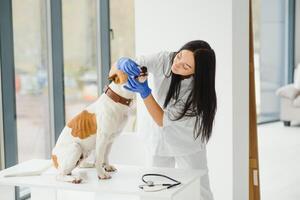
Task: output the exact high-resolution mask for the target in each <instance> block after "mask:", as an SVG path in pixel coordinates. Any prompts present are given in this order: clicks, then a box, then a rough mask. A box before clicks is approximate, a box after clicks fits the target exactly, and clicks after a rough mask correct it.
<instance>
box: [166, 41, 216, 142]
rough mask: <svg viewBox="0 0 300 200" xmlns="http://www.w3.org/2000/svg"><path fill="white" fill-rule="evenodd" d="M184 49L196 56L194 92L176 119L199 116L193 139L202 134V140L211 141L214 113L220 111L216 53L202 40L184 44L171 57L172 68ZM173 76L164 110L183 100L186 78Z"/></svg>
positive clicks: (172, 74) (192, 91)
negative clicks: (182, 83) (218, 105)
mask: <svg viewBox="0 0 300 200" xmlns="http://www.w3.org/2000/svg"><path fill="white" fill-rule="evenodd" d="M181 50H189V51H191V52H193V53H194V59H195V73H194V74H193V82H192V83H191V84H193V86H192V90H191V92H190V94H189V95H188V98H187V101H186V102H184V105H183V107H182V110H181V112H179V114H178V116H176V117H175V119H171V120H180V119H182V118H183V117H196V122H195V126H194V138H195V139H197V138H198V137H199V135H200V134H201V140H202V141H203V142H208V140H209V138H210V136H211V133H212V127H213V122H214V118H215V113H216V109H217V97H216V91H215V71H216V58H215V52H214V50H213V49H212V48H211V47H210V45H209V44H208V43H207V42H205V41H202V40H195V41H191V42H188V43H187V44H185V45H184V46H183V47H181V49H179V51H178V52H175V53H174V54H173V55H172V58H171V63H170V64H171V65H172V64H173V61H174V58H175V56H176V54H177V53H179V52H180V51H181ZM170 73H171V74H170V75H169V76H171V84H170V88H169V91H168V93H167V96H166V99H165V102H164V108H166V107H167V105H168V104H169V103H170V100H171V99H172V98H173V99H174V100H175V104H176V103H178V102H179V101H180V99H179V93H180V85H181V80H183V78H185V77H182V76H181V75H177V74H174V73H173V72H172V71H171V72H170Z"/></svg>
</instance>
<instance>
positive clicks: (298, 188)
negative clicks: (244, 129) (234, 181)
mask: <svg viewBox="0 0 300 200" xmlns="http://www.w3.org/2000/svg"><path fill="white" fill-rule="evenodd" d="M258 144H259V162H260V163H259V164H260V186H261V199H262V200H283V199H284V200H299V199H300V125H299V124H294V125H293V124H292V126H291V127H284V126H283V123H282V122H275V123H269V124H264V125H259V127H258Z"/></svg>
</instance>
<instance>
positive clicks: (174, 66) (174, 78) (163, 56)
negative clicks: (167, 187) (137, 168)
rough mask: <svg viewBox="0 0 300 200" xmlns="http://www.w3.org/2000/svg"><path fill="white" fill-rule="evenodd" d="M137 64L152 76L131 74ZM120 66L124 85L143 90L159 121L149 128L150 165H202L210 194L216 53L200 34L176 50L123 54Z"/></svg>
mask: <svg viewBox="0 0 300 200" xmlns="http://www.w3.org/2000/svg"><path fill="white" fill-rule="evenodd" d="M138 66H146V67H147V68H148V72H149V73H150V74H152V75H153V76H152V77H153V85H151V88H152V90H151V89H150V87H149V86H148V81H145V82H144V83H140V82H138V81H137V80H135V79H134V78H133V77H134V76H137V75H139V74H140V70H139V68H138ZM117 67H118V69H120V70H122V71H124V72H125V73H127V74H128V77H129V79H128V83H127V85H125V86H124V87H125V88H126V89H128V90H130V91H133V92H137V93H139V94H140V96H141V98H142V99H143V101H144V104H145V106H146V108H147V110H148V112H149V114H150V115H151V117H152V118H153V121H154V122H155V123H154V124H156V125H154V126H153V127H150V128H147V127H146V128H145V131H148V132H149V133H147V134H151V135H152V140H153V141H155V142H153V146H152V150H153V156H152V160H151V163H152V166H156V167H175V164H176V166H177V167H178V168H192V169H201V170H203V172H204V174H205V175H204V176H203V177H202V178H201V185H200V196H201V199H202V200H212V199H213V195H212V192H211V190H210V185H209V178H208V168H207V160H206V147H205V146H206V145H205V144H206V143H207V142H208V140H209V139H210V136H211V133H212V127H213V121H214V117H215V113H216V108H217V99H216V92H215V53H214V50H213V49H212V48H211V47H210V45H209V44H208V43H207V42H205V41H202V40H196V41H191V42H188V43H187V44H185V45H184V46H183V47H182V48H181V49H179V51H178V52H175V53H174V52H160V53H157V54H153V55H149V56H141V57H139V58H137V59H136V60H135V61H134V60H132V59H129V58H121V59H119V60H118V63H117Z"/></svg>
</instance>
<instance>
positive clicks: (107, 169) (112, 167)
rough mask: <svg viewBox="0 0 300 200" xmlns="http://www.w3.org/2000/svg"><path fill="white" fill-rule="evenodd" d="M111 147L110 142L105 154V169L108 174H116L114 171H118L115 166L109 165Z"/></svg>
mask: <svg viewBox="0 0 300 200" xmlns="http://www.w3.org/2000/svg"><path fill="white" fill-rule="evenodd" d="M111 146H112V142H110V143H109V144H108V145H107V149H106V152H105V155H104V163H105V164H104V169H105V171H107V172H114V171H116V170H117V169H116V168H115V167H114V166H112V165H110V164H109V159H108V157H109V153H110V150H111Z"/></svg>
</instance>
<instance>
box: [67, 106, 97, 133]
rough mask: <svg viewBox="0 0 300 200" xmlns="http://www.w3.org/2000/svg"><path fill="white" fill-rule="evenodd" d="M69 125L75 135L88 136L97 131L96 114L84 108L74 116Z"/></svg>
mask: <svg viewBox="0 0 300 200" xmlns="http://www.w3.org/2000/svg"><path fill="white" fill-rule="evenodd" d="M67 126H68V127H70V128H71V129H72V132H71V134H72V135H73V136H74V137H79V138H80V139H84V138H87V137H89V136H90V135H94V134H96V132H97V122H96V115H95V114H94V113H89V112H88V111H86V110H84V111H82V112H81V113H79V114H78V115H77V116H76V117H74V118H73V119H72V120H71V121H70V122H69V123H68V124H67Z"/></svg>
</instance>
